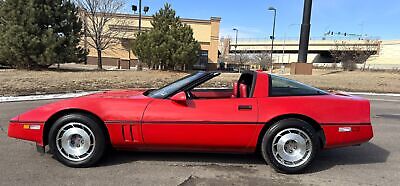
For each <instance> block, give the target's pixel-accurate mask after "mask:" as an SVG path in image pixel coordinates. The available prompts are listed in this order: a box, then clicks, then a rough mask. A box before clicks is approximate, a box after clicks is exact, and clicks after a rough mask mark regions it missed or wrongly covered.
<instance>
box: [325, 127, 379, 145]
mask: <svg viewBox="0 0 400 186" xmlns="http://www.w3.org/2000/svg"><path fill="white" fill-rule="evenodd" d="M322 129H323V130H324V134H325V140H326V142H325V146H324V148H326V149H328V148H336V147H345V146H351V145H358V144H361V143H365V142H368V141H369V140H370V139H371V138H372V137H373V131H372V126H371V124H370V123H367V124H357V125H322Z"/></svg>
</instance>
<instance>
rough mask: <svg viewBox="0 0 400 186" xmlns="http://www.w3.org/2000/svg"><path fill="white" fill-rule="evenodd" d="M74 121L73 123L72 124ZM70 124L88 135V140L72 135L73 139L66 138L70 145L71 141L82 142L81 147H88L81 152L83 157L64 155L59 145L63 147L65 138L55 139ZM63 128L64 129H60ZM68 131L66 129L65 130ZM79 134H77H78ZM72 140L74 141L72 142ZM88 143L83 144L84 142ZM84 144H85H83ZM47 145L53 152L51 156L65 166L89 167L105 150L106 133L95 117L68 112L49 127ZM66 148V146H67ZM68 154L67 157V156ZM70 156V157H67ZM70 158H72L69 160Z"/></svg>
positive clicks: (64, 152) (79, 143)
mask: <svg viewBox="0 0 400 186" xmlns="http://www.w3.org/2000/svg"><path fill="white" fill-rule="evenodd" d="M74 123H75V124H74ZM70 126H78V127H80V128H78V127H76V128H78V130H79V129H82V130H80V131H85V132H86V133H87V134H88V136H89V137H90V138H89V139H90V140H86V141H85V140H80V139H84V138H83V137H82V136H81V138H79V137H74V140H71V139H72V138H68V139H70V140H69V143H66V144H69V145H71V144H72V143H74V144H73V145H75V144H77V145H81V142H82V145H81V146H82V148H85V147H88V146H89V147H88V149H89V150H88V151H87V153H85V154H83V155H82V157H84V158H80V157H78V156H70V155H66V154H68V153H66V151H65V150H63V148H61V147H65V146H63V143H62V142H63V141H66V140H60V137H59V140H58V141H57V135H60V134H62V133H63V134H62V135H64V134H67V132H64V131H66V130H65V129H66V128H67V127H70ZM70 128H75V127H70ZM61 129H64V130H61ZM67 131H68V130H67ZM74 135H75V136H77V135H76V134H74ZM78 136H79V135H78ZM84 136H85V135H84ZM75 139H78V143H76V140H75ZM86 139H87V138H86ZM72 141H74V142H72ZM88 141H89V143H90V144H85V142H86V143H88ZM84 145H86V146H84ZM49 146H50V151H51V152H52V153H53V156H54V157H55V158H56V159H57V160H58V161H60V162H61V163H63V164H64V165H66V166H69V167H90V166H93V165H94V164H95V163H97V162H98V161H99V160H100V159H101V158H102V157H103V155H104V152H105V150H106V147H107V145H106V134H105V131H103V130H102V128H101V127H100V121H98V120H97V119H96V118H93V117H90V116H86V115H84V114H69V115H65V116H63V117H61V118H59V119H58V120H57V121H56V122H55V123H54V124H53V125H52V126H51V128H50V131H49ZM81 146H78V147H76V146H75V147H72V146H71V147H70V149H73V148H79V147H81ZM67 148H68V147H67ZM89 152H90V153H89ZM67 156H68V157H67ZM68 158H70V159H68ZM71 159H72V160H71Z"/></svg>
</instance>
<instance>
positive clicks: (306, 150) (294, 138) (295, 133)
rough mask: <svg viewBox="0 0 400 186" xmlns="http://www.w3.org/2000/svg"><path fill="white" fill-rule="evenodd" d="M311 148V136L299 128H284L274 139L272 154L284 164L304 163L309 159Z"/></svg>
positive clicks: (291, 165)
mask: <svg viewBox="0 0 400 186" xmlns="http://www.w3.org/2000/svg"><path fill="white" fill-rule="evenodd" d="M311 150H312V145H311V138H310V137H309V136H308V134H307V133H305V132H304V131H302V130H300V129H297V128H288V129H284V130H282V131H280V132H279V133H278V134H277V135H276V136H275V137H274V138H273V140H272V152H273V153H272V154H273V156H274V158H275V159H276V160H277V161H278V162H279V163H280V164H282V165H284V166H288V167H296V166H300V165H302V164H303V163H305V162H306V161H307V160H308V159H309V157H310V155H311V153H310V151H311Z"/></svg>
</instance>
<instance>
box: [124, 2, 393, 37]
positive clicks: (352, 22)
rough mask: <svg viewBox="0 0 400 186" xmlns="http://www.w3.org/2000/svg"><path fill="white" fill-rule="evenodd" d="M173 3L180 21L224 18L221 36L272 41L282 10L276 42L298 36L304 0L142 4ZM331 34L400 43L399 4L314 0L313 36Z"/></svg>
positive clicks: (152, 8)
mask: <svg viewBox="0 0 400 186" xmlns="http://www.w3.org/2000/svg"><path fill="white" fill-rule="evenodd" d="M125 1H126V5H125V8H124V9H123V10H122V11H123V12H125V13H127V12H132V11H131V5H132V4H133V3H135V4H137V3H138V0H129V1H128V0H125ZM166 2H168V3H170V4H171V5H172V8H173V9H175V10H176V13H177V15H178V16H180V17H184V18H195V19H210V17H212V16H213V17H221V25H220V37H234V36H235V33H234V32H233V31H232V28H238V30H239V33H238V38H258V39H260V38H267V37H269V36H270V35H272V23H273V13H272V12H271V11H268V7H270V6H273V7H275V8H276V9H277V18H276V31H275V32H276V38H277V39H279V38H284V37H285V36H286V38H289V39H290V38H293V39H295V38H297V37H298V35H299V32H300V24H301V20H302V11H303V6H304V4H303V3H304V1H303V0H247V1H243V0H241V1H239V0H191V1H189V0H142V4H143V6H149V7H150V11H149V12H148V13H147V14H148V15H152V14H153V13H155V12H156V11H157V10H159V9H160V8H162V7H163V5H164V3H166ZM328 31H334V32H341V33H343V32H346V33H352V34H367V35H368V36H369V37H374V38H375V37H378V38H380V39H400V1H399V0H313V9H312V16H311V37H312V38H313V37H314V38H318V37H322V36H323V35H324V33H326V32H328Z"/></svg>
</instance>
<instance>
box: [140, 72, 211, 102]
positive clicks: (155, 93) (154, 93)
mask: <svg viewBox="0 0 400 186" xmlns="http://www.w3.org/2000/svg"><path fill="white" fill-rule="evenodd" d="M205 75H206V72H196V73H194V74H191V75H188V76H186V77H184V78H182V79H179V80H177V81H175V82H173V83H171V84H169V85H167V86H165V87H162V88H160V89H157V90H151V91H149V92H146V93H145V95H146V96H149V97H152V98H165V96H168V95H171V94H172V93H174V92H177V91H179V90H181V89H182V88H184V87H185V86H187V85H188V84H190V83H191V82H193V81H195V80H197V79H200V78H202V77H204V76H205Z"/></svg>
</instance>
